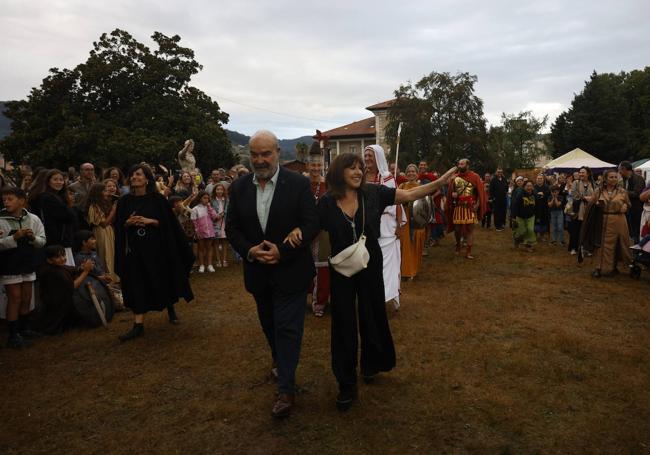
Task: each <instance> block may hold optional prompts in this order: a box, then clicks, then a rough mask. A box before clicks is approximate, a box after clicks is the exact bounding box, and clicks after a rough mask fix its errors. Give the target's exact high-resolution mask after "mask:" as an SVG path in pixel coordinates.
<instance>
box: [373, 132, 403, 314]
mask: <svg viewBox="0 0 650 455" xmlns="http://www.w3.org/2000/svg"><path fill="white" fill-rule="evenodd" d="M363 161H364V163H365V165H366V183H371V184H375V185H384V186H387V187H388V188H396V185H395V178H394V177H393V175H392V174H391V173H390V171H389V170H388V163H387V162H386V155H385V154H384V149H383V148H382V147H381V146H380V145H369V146H368V147H366V148H365V150H364V151H363ZM405 223H406V217H405V215H404V211H403V210H402V207H401V206H400V205H393V206H390V207H387V208H386V210H384V213H383V214H382V216H381V225H380V236H379V239H378V240H379V246H380V247H381V253H382V255H383V257H384V288H385V298H386V302H390V301H392V302H393V305H394V306H395V309H396V310H397V309H399V306H400V303H399V288H400V265H401V263H402V256H401V250H400V243H399V236H398V235H397V230H398V229H399V228H400V227H401V226H403V225H404V224H405Z"/></svg>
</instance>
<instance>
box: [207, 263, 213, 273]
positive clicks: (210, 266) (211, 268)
mask: <svg viewBox="0 0 650 455" xmlns="http://www.w3.org/2000/svg"><path fill="white" fill-rule="evenodd" d="M208 272H214V267H212V264H210V265H209V266H208Z"/></svg>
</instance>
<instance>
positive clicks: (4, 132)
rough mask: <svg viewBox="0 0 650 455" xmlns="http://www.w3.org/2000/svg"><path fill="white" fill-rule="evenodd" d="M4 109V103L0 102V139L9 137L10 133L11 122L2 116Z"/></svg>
mask: <svg viewBox="0 0 650 455" xmlns="http://www.w3.org/2000/svg"><path fill="white" fill-rule="evenodd" d="M5 109H6V106H5V102H4V101H0V139H3V138H5V137H6V136H9V133H11V120H9V119H8V118H7V117H5V116H4V112H5Z"/></svg>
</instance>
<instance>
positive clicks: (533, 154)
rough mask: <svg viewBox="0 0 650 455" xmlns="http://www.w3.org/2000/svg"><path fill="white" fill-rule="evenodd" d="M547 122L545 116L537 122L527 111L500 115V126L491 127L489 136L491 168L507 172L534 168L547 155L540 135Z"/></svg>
mask: <svg viewBox="0 0 650 455" xmlns="http://www.w3.org/2000/svg"><path fill="white" fill-rule="evenodd" d="M547 121H548V116H544V117H543V118H542V119H538V118H536V117H535V116H533V114H532V112H530V111H524V112H520V113H519V114H506V113H505V112H504V113H503V114H501V125H498V126H491V127H490V131H489V132H488V156H489V161H490V164H493V165H494V166H493V167H496V166H500V167H502V168H503V169H507V170H508V171H511V170H513V169H520V168H531V167H534V165H535V161H537V159H538V158H539V157H540V156H541V155H542V154H543V153H544V152H545V151H546V144H545V141H544V137H543V136H542V134H541V132H542V129H543V128H544V127H545V126H546V123H547Z"/></svg>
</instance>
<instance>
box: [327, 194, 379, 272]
mask: <svg viewBox="0 0 650 455" xmlns="http://www.w3.org/2000/svg"><path fill="white" fill-rule="evenodd" d="M361 207H362V208H361V210H362V212H361V214H362V220H363V225H362V231H361V236H360V237H359V240H358V241H357V242H355V243H353V244H352V245H350V246H349V247H347V248H346V249H344V250H343V251H341V252H340V253H339V254H337V255H336V256H334V257H333V258H330V264H331V265H332V267H334V270H336V271H337V272H339V273H340V274H341V275H344V276H347V277H348V278H349V277H351V276H352V275H355V274H357V273H359V272H360V271H361V270H363V269H365V268H366V267H368V261H369V260H370V253H368V249H367V248H366V235H365V231H366V204H365V201H364V198H363V197H361ZM352 230H353V231H354V227H352Z"/></svg>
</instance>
